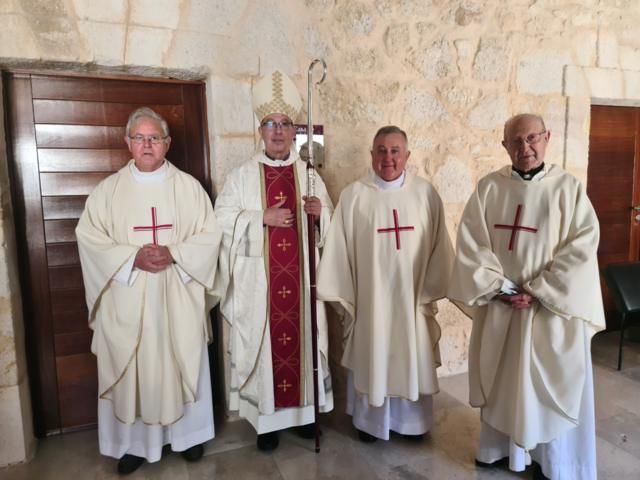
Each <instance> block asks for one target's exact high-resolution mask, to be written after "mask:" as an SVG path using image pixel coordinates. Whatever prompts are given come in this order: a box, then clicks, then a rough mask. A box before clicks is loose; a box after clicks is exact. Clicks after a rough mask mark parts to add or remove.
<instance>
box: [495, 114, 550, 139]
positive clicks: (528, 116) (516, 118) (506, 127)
mask: <svg viewBox="0 0 640 480" xmlns="http://www.w3.org/2000/svg"><path fill="white" fill-rule="evenodd" d="M524 119H533V120H537V121H539V122H540V125H542V129H543V130H545V131H546V130H547V127H546V126H545V124H544V120H543V119H542V116H541V115H538V114H537V113H519V114H518V115H514V116H513V117H511V118H510V119H509V120H507V121H506V122H505V123H504V130H503V132H502V138H503V139H506V138H507V132H508V131H509V129H510V128H511V127H513V126H514V125H515V124H517V123H518V122H519V121H521V120H524Z"/></svg>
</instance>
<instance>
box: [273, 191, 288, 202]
mask: <svg viewBox="0 0 640 480" xmlns="http://www.w3.org/2000/svg"><path fill="white" fill-rule="evenodd" d="M275 199H276V200H278V201H279V202H281V201H282V200H286V199H287V196H286V195H283V194H282V192H280V195H276V197H275Z"/></svg>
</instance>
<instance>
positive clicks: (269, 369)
mask: <svg viewBox="0 0 640 480" xmlns="http://www.w3.org/2000/svg"><path fill="white" fill-rule="evenodd" d="M262 165H268V166H269V167H273V168H275V169H277V168H278V167H287V166H290V165H292V166H293V167H294V172H295V181H296V182H297V188H296V191H297V192H299V198H297V199H296V202H297V207H296V212H297V217H296V225H297V227H298V229H299V235H298V238H299V239H300V241H299V247H298V248H299V249H300V254H301V263H302V270H303V286H304V290H303V293H302V294H301V296H303V297H304V302H303V306H302V308H301V310H302V311H303V317H304V318H303V319H302V328H301V331H304V332H311V313H310V303H309V295H308V292H309V264H308V253H307V251H308V246H307V245H308V244H307V221H306V215H304V211H303V201H302V198H301V197H302V195H304V194H305V193H304V192H305V191H306V178H307V177H306V164H305V163H304V162H303V161H302V160H300V157H299V156H298V154H297V152H296V151H295V150H294V149H292V150H291V153H290V156H289V158H288V159H286V160H283V161H276V160H271V159H270V158H268V157H267V156H266V155H264V153H258V154H256V155H254V157H253V158H252V159H251V160H249V161H248V162H246V163H244V164H242V165H241V166H240V167H238V168H236V169H235V170H233V171H232V172H231V173H230V174H229V175H228V177H227V179H226V180H225V184H224V187H223V189H222V191H221V193H220V195H219V196H218V198H217V199H216V203H215V214H216V217H217V218H218V222H219V224H220V226H221V228H222V229H223V232H224V236H223V241H222V250H221V254H220V273H221V275H222V276H223V277H224V283H225V285H226V292H225V294H224V295H223V299H222V301H221V313H222V315H223V317H224V319H225V320H226V321H227V322H228V323H229V325H230V328H231V332H230V339H229V342H230V344H229V350H230V354H231V379H230V386H229V407H230V409H231V410H234V411H236V410H237V411H238V412H239V414H240V416H241V417H243V418H246V419H247V420H248V421H249V422H250V423H251V424H252V425H253V427H254V428H255V429H256V431H257V432H258V433H266V432H270V431H274V430H280V429H283V428H287V427H290V426H295V425H305V424H308V423H311V422H313V416H314V414H313V376H312V371H313V369H312V356H311V335H310V334H306V335H305V336H304V339H303V340H302V341H303V342H304V344H303V345H302V346H301V351H303V352H305V354H304V362H303V363H304V365H303V366H302V368H301V374H302V377H301V403H302V406H300V407H289V408H276V406H275V401H274V388H277V386H276V385H274V368H273V360H272V349H271V335H270V333H269V332H270V325H269V298H268V292H269V288H270V285H269V277H268V275H267V271H268V265H269V262H270V258H269V254H268V253H267V252H268V249H267V248H266V242H265V239H266V236H267V233H266V227H265V226H264V224H263V223H262V220H263V211H264V210H265V209H266V208H267V203H266V200H265V189H264V182H263V167H262ZM316 196H317V197H318V198H319V199H320V201H321V203H322V212H321V216H320V224H319V227H318V228H317V229H316V262H317V261H318V259H319V252H318V249H317V247H321V246H322V243H323V241H324V237H325V235H326V231H327V229H328V226H329V221H330V218H331V212H332V211H333V206H332V203H331V199H330V198H329V195H328V193H327V191H326V188H325V186H324V183H323V182H322V179H321V178H320V177H319V176H316ZM316 308H317V314H318V317H317V318H318V356H319V361H318V370H319V372H318V376H319V377H318V378H319V382H318V383H319V392H318V399H319V403H320V411H322V412H328V411H331V410H332V409H333V394H332V391H331V377H330V373H329V364H328V341H327V323H326V316H325V310H324V304H323V303H321V302H317V304H316Z"/></svg>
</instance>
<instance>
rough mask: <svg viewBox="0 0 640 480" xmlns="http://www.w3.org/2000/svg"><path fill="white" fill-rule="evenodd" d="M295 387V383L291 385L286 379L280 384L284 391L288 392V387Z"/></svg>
mask: <svg viewBox="0 0 640 480" xmlns="http://www.w3.org/2000/svg"><path fill="white" fill-rule="evenodd" d="M290 387H293V385H291V384H290V383H287V381H286V380H283V381H282V383H281V384H280V385H278V388H281V389H282V391H283V392H285V393H286V391H287V388H290Z"/></svg>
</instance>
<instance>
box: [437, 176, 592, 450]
mask: <svg viewBox="0 0 640 480" xmlns="http://www.w3.org/2000/svg"><path fill="white" fill-rule="evenodd" d="M598 239H599V229H598V221H597V218H596V216H595V213H594V211H593V207H592V206H591V203H590V202H589V200H588V198H587V197H586V194H585V192H584V189H583V187H582V185H581V184H580V182H579V181H578V180H577V179H575V178H574V177H572V176H571V175H568V174H567V173H565V172H564V171H563V170H562V169H560V168H559V167H557V166H551V167H550V168H549V169H548V171H547V173H546V174H545V175H544V176H542V178H541V179H539V180H538V181H529V182H526V181H524V180H522V179H521V178H520V177H519V176H512V175H511V167H510V166H507V167H505V168H503V169H501V170H499V171H497V172H494V173H492V174H489V175H487V176H486V177H484V178H483V179H481V180H480V181H479V182H478V186H477V189H476V191H475V192H474V193H473V194H472V196H471V198H470V200H469V202H468V203H467V206H466V208H465V210H464V213H463V216H462V221H461V223H460V227H459V229H458V241H457V257H456V262H455V265H454V270H453V275H452V279H451V282H450V290H449V297H450V298H451V299H452V300H455V301H458V302H461V303H462V304H463V306H466V307H471V308H472V310H473V328H472V333H471V344H470V347H469V383H470V403H471V405H473V406H477V407H482V411H481V414H482V420H483V421H484V422H485V423H487V424H488V425H489V426H491V427H492V428H494V429H495V430H497V431H499V432H502V433H503V434H505V435H507V436H508V437H510V438H511V439H512V441H513V442H514V443H515V444H516V445H519V446H521V447H523V448H525V449H532V448H534V447H535V446H536V445H537V444H539V443H546V442H550V441H552V440H554V439H556V438H558V437H559V436H560V435H561V434H563V433H564V432H566V431H567V430H569V429H571V428H573V427H575V426H576V425H578V424H579V413H580V408H581V400H582V396H583V391H584V386H585V377H586V375H587V374H588V373H587V372H588V371H589V370H590V369H588V368H587V366H586V362H589V361H590V358H589V356H588V355H587V352H588V350H587V349H588V345H589V340H590V339H591V337H592V336H593V334H594V333H596V332H597V331H599V330H602V329H603V328H604V313H603V308H602V297H601V293H600V282H599V274H598V265H597V258H596V249H597V246H598ZM505 280H510V281H512V282H513V283H515V284H516V285H518V286H519V287H520V288H521V289H522V290H523V291H525V292H527V293H529V294H530V295H532V296H533V297H534V298H536V299H537V301H536V302H535V303H534V304H533V306H532V307H531V308H528V309H525V310H514V309H512V308H511V307H509V306H507V305H506V304H504V303H502V302H500V301H498V300H492V298H493V297H494V296H495V295H496V294H498V293H499V292H500V289H501V287H502V285H504V284H505Z"/></svg>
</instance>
